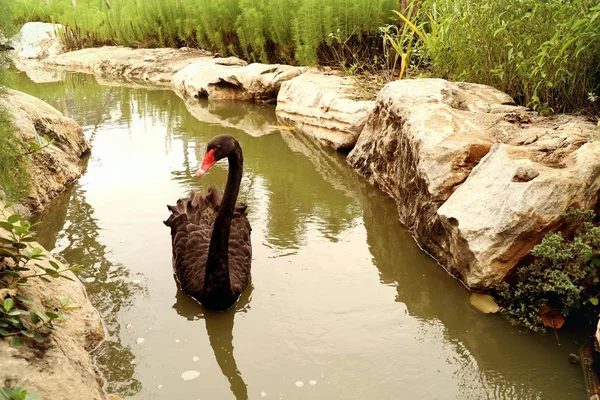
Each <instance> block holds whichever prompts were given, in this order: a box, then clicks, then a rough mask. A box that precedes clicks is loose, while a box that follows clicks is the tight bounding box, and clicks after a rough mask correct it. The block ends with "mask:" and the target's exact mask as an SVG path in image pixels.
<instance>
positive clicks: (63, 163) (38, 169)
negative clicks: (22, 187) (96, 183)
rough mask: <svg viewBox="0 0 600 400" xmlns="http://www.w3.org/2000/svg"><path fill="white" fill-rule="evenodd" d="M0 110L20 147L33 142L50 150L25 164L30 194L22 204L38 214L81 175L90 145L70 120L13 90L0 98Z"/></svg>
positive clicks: (42, 152)
mask: <svg viewBox="0 0 600 400" xmlns="http://www.w3.org/2000/svg"><path fill="white" fill-rule="evenodd" d="M0 107H3V108H6V110H7V111H8V112H9V114H10V115H11V116H12V119H13V123H14V125H15V127H16V128H17V135H19V136H20V137H21V139H22V140H23V142H24V143H29V142H32V141H37V143H38V144H39V145H40V146H45V145H46V144H47V142H46V139H45V136H47V137H48V138H50V139H52V140H53V143H52V144H51V145H50V146H46V147H44V148H43V149H41V150H40V151H37V152H34V153H33V154H31V160H30V162H29V163H28V169H29V174H30V176H31V191H30V193H29V196H28V198H27V199H25V201H24V205H26V206H27V207H28V208H29V209H30V210H31V211H33V212H35V211H40V210H41V209H43V208H44V207H45V206H46V205H47V204H48V203H49V202H50V201H51V200H52V199H53V198H55V197H56V196H58V194H60V193H61V192H62V191H64V190H65V188H66V187H67V186H68V185H70V184H71V183H73V182H74V181H75V180H76V179H77V178H79V176H80V175H81V171H82V165H81V162H80V160H81V157H82V156H84V155H85V154H86V153H87V152H88V151H89V150H90V145H89V143H88V141H87V140H86V138H85V137H84V135H83V131H82V130H81V127H80V126H79V125H78V124H77V123H76V122H75V121H73V120H72V119H71V118H67V117H65V116H64V115H63V114H62V113H61V112H59V111H58V110H56V109H55V108H54V107H52V106H50V105H49V104H47V103H45V102H43V101H42V100H39V99H37V98H35V97H33V96H30V95H28V94H25V93H21V92H18V91H15V90H7V91H6V93H4V94H3V95H0Z"/></svg>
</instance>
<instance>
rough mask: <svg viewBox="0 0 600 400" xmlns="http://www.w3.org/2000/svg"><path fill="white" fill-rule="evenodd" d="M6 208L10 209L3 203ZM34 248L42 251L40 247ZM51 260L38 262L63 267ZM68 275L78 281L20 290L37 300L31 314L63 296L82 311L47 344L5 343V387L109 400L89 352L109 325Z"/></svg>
mask: <svg viewBox="0 0 600 400" xmlns="http://www.w3.org/2000/svg"><path fill="white" fill-rule="evenodd" d="M0 208H4V204H3V203H2V201H0ZM32 245H33V246H35V247H39V245H38V244H37V243H33V244H32ZM45 255H46V257H45V260H44V261H40V262H39V263H38V264H40V265H41V266H42V267H45V268H51V266H50V264H49V262H48V261H49V260H53V261H55V262H57V263H58V264H59V265H61V264H60V262H59V261H58V260H55V259H54V258H53V257H52V256H51V255H49V254H47V253H46V254H45ZM0 264H1V262H0ZM61 268H62V266H61ZM67 275H68V276H69V277H70V278H71V279H73V281H69V280H67V279H53V280H51V282H49V283H44V282H42V281H35V280H34V281H32V282H31V283H32V285H31V287H24V288H22V289H20V293H22V294H23V295H24V296H27V297H28V298H30V299H31V300H32V301H33V304H31V305H30V306H29V307H30V309H31V310H39V309H43V304H44V303H46V302H47V301H51V302H57V301H58V300H57V299H60V298H62V297H67V298H69V300H70V304H72V305H73V306H77V307H78V309H76V310H74V311H71V312H70V313H69V319H68V320H66V321H63V322H62V323H61V324H60V326H58V327H56V328H55V329H53V330H52V331H51V332H50V333H49V334H48V336H46V338H45V340H44V341H43V342H42V343H36V342H34V341H32V340H26V341H25V344H24V345H23V346H22V347H21V348H19V349H13V348H12V347H11V346H10V345H9V343H8V340H0V365H1V366H2V368H1V370H0V385H2V386H7V387H15V386H21V387H24V388H26V389H27V390H28V392H30V393H38V394H39V395H40V398H41V399H44V400H45V399H53V400H104V399H105V398H106V395H105V394H104V392H103V389H102V385H103V383H104V382H103V380H102V378H101V376H100V374H99V373H98V372H97V370H96V367H95V365H94V362H93V359H92V357H91V355H90V353H89V352H90V351H92V350H94V349H95V348H96V347H97V346H98V345H99V344H100V342H101V341H102V340H104V326H103V325H102V320H101V318H100V315H99V314H98V312H97V311H96V309H95V308H94V307H93V306H92V304H91V303H90V301H89V299H88V297H87V294H86V292H85V289H84V287H83V285H82V284H81V283H80V282H79V280H78V279H77V278H76V277H75V275H74V274H72V273H68V274H67ZM0 300H1V299H0Z"/></svg>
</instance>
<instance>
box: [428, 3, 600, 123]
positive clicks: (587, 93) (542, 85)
mask: <svg viewBox="0 0 600 400" xmlns="http://www.w3.org/2000/svg"><path fill="white" fill-rule="evenodd" d="M421 18H422V19H424V20H426V21H429V22H430V21H432V20H433V21H434V25H433V24H430V26H435V27H436V29H435V31H436V35H434V36H432V37H430V38H429V40H428V43H427V55H428V56H429V58H430V62H431V66H432V68H433V71H434V73H435V74H436V75H438V76H442V77H446V78H450V79H455V80H464V81H471V82H477V83H484V84H488V85H491V86H494V87H496V88H498V89H500V90H502V91H505V92H507V93H508V94H510V95H511V96H513V97H514V98H515V99H516V100H517V101H518V102H519V103H520V104H524V105H529V106H531V107H533V108H535V109H537V110H539V111H542V112H559V111H572V110H577V109H582V108H596V109H598V102H597V101H593V98H594V96H595V95H598V94H599V93H600V62H599V60H600V3H599V2H598V0H574V1H566V0H552V1H538V0H493V1H492V0H485V1H484V0H425V2H424V4H423V8H422V10H421Z"/></svg>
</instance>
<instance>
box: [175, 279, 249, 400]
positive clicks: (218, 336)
mask: <svg viewBox="0 0 600 400" xmlns="http://www.w3.org/2000/svg"><path fill="white" fill-rule="evenodd" d="M178 286H179V285H178ZM251 296H252V282H250V284H249V285H248V288H247V289H246V290H245V291H244V292H243V293H242V295H241V296H240V299H239V301H238V302H237V303H236V305H235V306H234V307H233V308H232V309H230V310H227V311H224V312H210V311H206V310H204V308H203V307H202V306H201V305H200V304H199V303H198V302H196V301H195V300H194V299H192V298H191V297H189V296H187V295H186V294H185V293H183V292H182V291H181V290H180V289H179V287H178V290H177V295H176V298H175V304H174V305H173V308H175V310H177V313H178V314H179V315H182V316H184V317H186V318H187V319H189V320H196V319H204V321H205V322H206V333H207V334H208V340H209V342H210V346H211V347H212V349H213V352H214V354H215V359H216V360H217V364H218V365H219V368H220V369H221V372H222V373H223V375H224V376H225V378H227V380H228V381H229V387H230V389H231V392H232V393H233V395H234V396H235V398H236V399H237V400H247V399H248V385H246V382H244V379H243V378H242V374H241V373H240V371H239V370H238V367H237V363H236V361H235V357H234V355H233V321H234V318H235V314H236V313H238V312H247V311H248V310H249V308H250V305H249V304H250V298H251Z"/></svg>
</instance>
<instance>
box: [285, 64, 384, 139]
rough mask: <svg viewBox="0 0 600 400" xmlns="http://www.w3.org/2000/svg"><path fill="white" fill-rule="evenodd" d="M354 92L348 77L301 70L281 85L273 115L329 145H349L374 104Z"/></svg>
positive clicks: (354, 88) (358, 132) (356, 137)
mask: <svg viewBox="0 0 600 400" xmlns="http://www.w3.org/2000/svg"><path fill="white" fill-rule="evenodd" d="M357 92H358V89H357V87H356V85H355V84H354V83H353V81H352V79H351V78H349V77H340V76H335V75H326V74H324V73H321V72H315V71H311V72H305V73H303V74H302V75H300V76H298V77H296V78H294V79H291V80H289V81H287V82H284V83H283V84H282V85H281V90H280V91H279V95H278V96H277V110H276V112H277V116H278V117H279V118H281V119H282V121H283V122H284V123H290V124H294V125H296V126H297V127H298V128H299V129H300V130H302V131H304V132H305V133H307V134H309V135H311V136H313V137H315V138H317V139H319V140H320V141H322V142H324V143H326V144H327V145H329V146H331V147H334V148H336V149H347V148H352V146H354V144H355V143H356V140H357V139H358V135H359V134H360V132H361V130H362V129H363V127H364V125H365V122H366V120H367V116H368V114H369V112H370V111H371V110H372V109H373V107H374V104H375V103H374V102H373V101H364V100H357V99H356V98H355V97H356V93H357Z"/></svg>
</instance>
